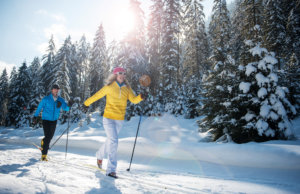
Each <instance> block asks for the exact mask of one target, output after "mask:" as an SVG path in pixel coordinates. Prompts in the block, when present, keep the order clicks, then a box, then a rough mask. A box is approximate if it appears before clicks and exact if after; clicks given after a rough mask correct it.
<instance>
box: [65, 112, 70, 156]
mask: <svg viewBox="0 0 300 194" xmlns="http://www.w3.org/2000/svg"><path fill="white" fill-rule="evenodd" d="M70 112H71V110H69V118H68V128H67V129H68V130H67V142H66V154H65V160H66V159H67V153H68V140H69V128H70Z"/></svg>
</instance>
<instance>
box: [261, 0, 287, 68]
mask: <svg viewBox="0 0 300 194" xmlns="http://www.w3.org/2000/svg"><path fill="white" fill-rule="evenodd" d="M283 5H284V1H282V0H267V1H266V2H265V3H264V22H263V25H262V30H263V31H264V37H263V38H264V47H266V48H267V49H268V50H271V51H273V52H275V53H276V57H277V60H278V63H277V65H278V67H276V68H277V69H281V68H282V67H283V65H284V63H285V62H284V52H285V50H286V49H287V48H286V44H285V41H286V40H285V39H286V21H287V16H286V15H285V13H284V6H283Z"/></svg>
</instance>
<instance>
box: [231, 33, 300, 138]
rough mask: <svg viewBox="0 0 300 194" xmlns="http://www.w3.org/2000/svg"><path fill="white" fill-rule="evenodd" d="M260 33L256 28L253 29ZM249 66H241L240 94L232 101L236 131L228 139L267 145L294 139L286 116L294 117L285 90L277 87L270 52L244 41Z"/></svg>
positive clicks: (259, 45) (273, 59) (234, 129)
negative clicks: (277, 140)
mask: <svg viewBox="0 0 300 194" xmlns="http://www.w3.org/2000/svg"><path fill="white" fill-rule="evenodd" d="M256 29H259V28H256ZM246 45H248V46H249V48H250V49H249V59H251V60H252V61H250V62H249V63H248V64H242V65H240V68H239V69H240V72H241V74H240V84H239V89H240V91H241V92H240V94H238V96H237V97H236V98H234V99H237V100H236V101H235V102H234V103H235V104H236V105H238V107H237V108H238V109H239V110H240V111H239V115H240V119H238V121H239V122H238V126H239V127H238V128H233V129H232V130H231V131H230V135H231V137H232V139H233V140H234V141H235V142H238V143H244V142H248V141H258V142H259V141H267V140H272V139H290V138H292V137H293V131H292V126H291V123H290V119H289V115H291V114H296V110H295V108H294V107H293V106H292V105H291V103H290V102H289V101H288V99H287V96H286V95H287V92H288V90H287V88H286V87H281V86H280V85H278V76H277V74H276V72H275V71H274V70H275V65H276V64H277V63H278V61H277V59H276V58H275V54H274V53H273V52H269V51H268V50H267V49H265V48H262V47H261V43H259V42H258V43H255V42H254V41H251V40H247V41H246Z"/></svg>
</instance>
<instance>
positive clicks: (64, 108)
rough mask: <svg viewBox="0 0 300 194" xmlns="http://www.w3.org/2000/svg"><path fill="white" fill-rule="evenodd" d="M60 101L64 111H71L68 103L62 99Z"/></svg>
mask: <svg viewBox="0 0 300 194" xmlns="http://www.w3.org/2000/svg"><path fill="white" fill-rule="evenodd" d="M60 101H61V104H62V106H61V107H62V109H63V110H64V111H69V110H70V107H68V105H67V103H66V101H65V100H64V99H63V98H61V99H60Z"/></svg>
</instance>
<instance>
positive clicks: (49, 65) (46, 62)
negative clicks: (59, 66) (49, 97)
mask: <svg viewBox="0 0 300 194" xmlns="http://www.w3.org/2000/svg"><path fill="white" fill-rule="evenodd" d="M47 51H48V53H47V54H45V55H44V56H43V58H42V61H43V66H42V70H41V76H42V82H43V83H44V90H45V91H46V92H48V91H50V89H51V87H52V85H51V83H52V81H53V79H54V76H55V73H54V72H53V69H54V66H55V61H54V60H55V52H56V51H55V44H54V40H53V36H51V39H50V40H49V46H48V50H47Z"/></svg>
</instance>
